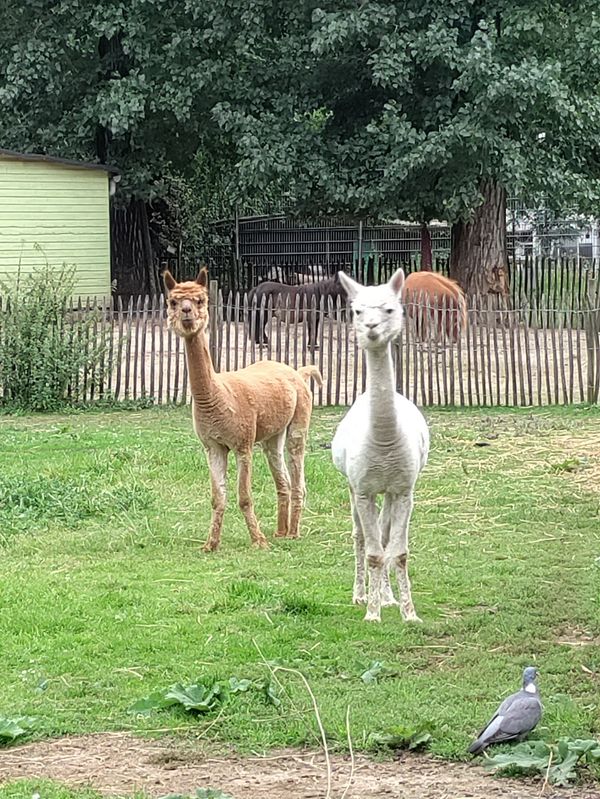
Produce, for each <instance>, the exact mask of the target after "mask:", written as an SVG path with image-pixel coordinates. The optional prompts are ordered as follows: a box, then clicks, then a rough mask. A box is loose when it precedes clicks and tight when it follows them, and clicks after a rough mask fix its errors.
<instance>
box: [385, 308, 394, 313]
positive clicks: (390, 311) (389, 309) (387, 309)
mask: <svg viewBox="0 0 600 799" xmlns="http://www.w3.org/2000/svg"><path fill="white" fill-rule="evenodd" d="M385 312H386V313H394V309H393V308H386V309H385Z"/></svg>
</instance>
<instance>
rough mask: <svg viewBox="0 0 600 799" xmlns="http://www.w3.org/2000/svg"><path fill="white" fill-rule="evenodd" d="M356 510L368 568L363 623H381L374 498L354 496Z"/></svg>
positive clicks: (379, 556)
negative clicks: (367, 586)
mask: <svg viewBox="0 0 600 799" xmlns="http://www.w3.org/2000/svg"><path fill="white" fill-rule="evenodd" d="M355 502H356V508H357V510H358V515H359V518H360V523H361V526H362V529H363V534H364V538H365V550H366V554H367V566H368V567H369V594H368V597H367V613H366V615H365V621H381V577H382V574H383V568H384V557H383V547H382V546H381V533H380V530H379V518H378V514H377V505H376V504H375V497H369V496H361V495H359V494H355Z"/></svg>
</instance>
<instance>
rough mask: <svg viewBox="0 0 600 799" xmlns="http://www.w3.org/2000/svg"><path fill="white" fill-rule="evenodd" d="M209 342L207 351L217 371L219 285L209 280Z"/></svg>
mask: <svg viewBox="0 0 600 799" xmlns="http://www.w3.org/2000/svg"><path fill="white" fill-rule="evenodd" d="M208 311H209V314H210V317H209V342H208V349H209V352H210V357H211V359H212V362H213V365H214V367H215V369H217V353H218V347H219V334H218V330H219V319H218V316H219V283H218V281H217V280H211V281H210V283H209V286H208Z"/></svg>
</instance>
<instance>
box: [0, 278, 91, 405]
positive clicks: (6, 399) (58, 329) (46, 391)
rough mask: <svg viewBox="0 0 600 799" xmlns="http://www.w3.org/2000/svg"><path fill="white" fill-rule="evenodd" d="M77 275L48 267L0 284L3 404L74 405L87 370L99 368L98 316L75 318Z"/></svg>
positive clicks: (77, 314)
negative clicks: (11, 281)
mask: <svg viewBox="0 0 600 799" xmlns="http://www.w3.org/2000/svg"><path fill="white" fill-rule="evenodd" d="M74 285H75V273H74V269H73V268H71V267H67V266H66V265H65V266H63V267H62V269H60V270H52V269H50V268H49V266H48V265H46V267H44V268H43V269H41V270H38V271H36V272H34V273H33V274H31V275H27V276H25V277H24V278H23V277H22V275H21V273H20V270H19V272H18V274H17V279H16V281H15V282H14V283H11V284H0V295H1V296H2V310H1V312H0V403H1V404H2V405H5V406H9V407H10V408H14V409H18V410H26V411H49V410H56V409H58V408H60V407H61V406H64V405H65V404H66V403H67V402H74V401H76V400H78V399H79V397H78V390H77V388H78V384H79V377H80V374H81V372H82V371H83V370H84V369H93V368H94V367H96V366H98V364H99V363H100V360H101V357H102V348H101V346H100V345H99V344H98V342H97V341H96V337H95V336H94V335H93V328H94V324H95V323H96V322H97V316H94V315H93V314H91V313H82V312H77V311H76V310H74V308H73V302H72V299H71V298H72V296H73V289H74Z"/></svg>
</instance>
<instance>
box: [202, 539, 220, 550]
mask: <svg viewBox="0 0 600 799" xmlns="http://www.w3.org/2000/svg"><path fill="white" fill-rule="evenodd" d="M218 548H219V542H218V541H210V540H208V541H207V542H206V544H204V546H203V547H202V551H203V552H216V551H217V549H218Z"/></svg>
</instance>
